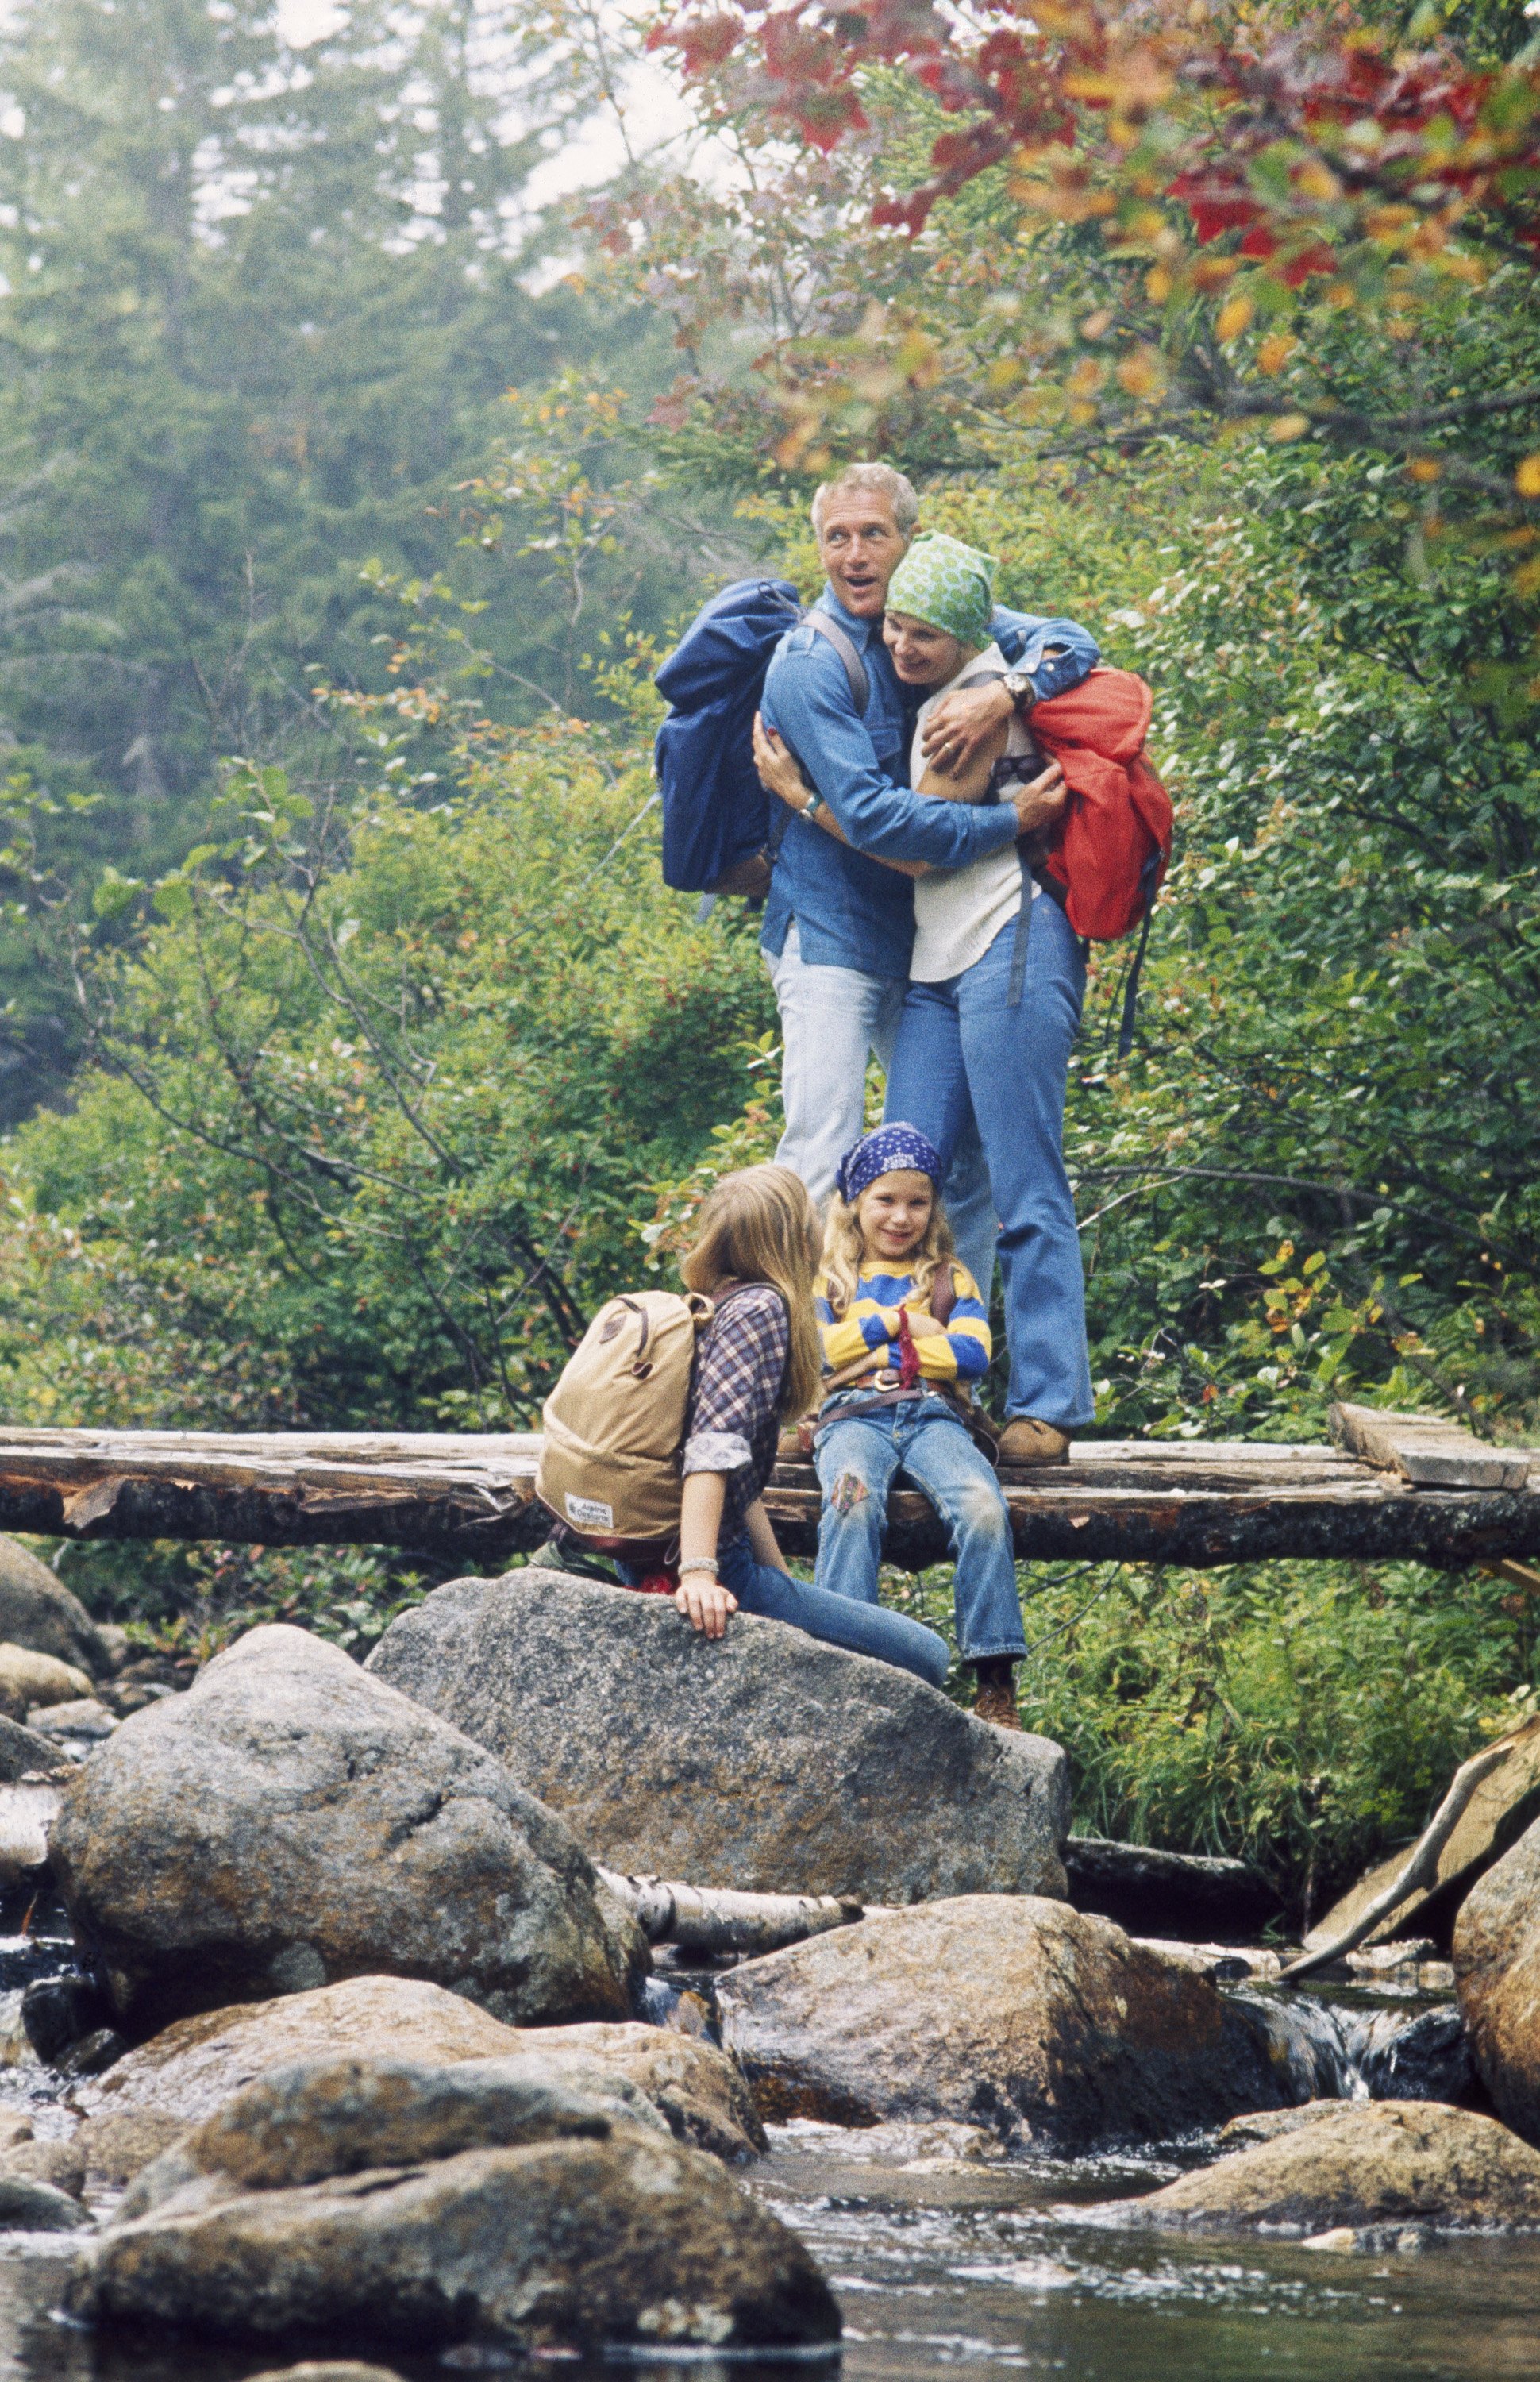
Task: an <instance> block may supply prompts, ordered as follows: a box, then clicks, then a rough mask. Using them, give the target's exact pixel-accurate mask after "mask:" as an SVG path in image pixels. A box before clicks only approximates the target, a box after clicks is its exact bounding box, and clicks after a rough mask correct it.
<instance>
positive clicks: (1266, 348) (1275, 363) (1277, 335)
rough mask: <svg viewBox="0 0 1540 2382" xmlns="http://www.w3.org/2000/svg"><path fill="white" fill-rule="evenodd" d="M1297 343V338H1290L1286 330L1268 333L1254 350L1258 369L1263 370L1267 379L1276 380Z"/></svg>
mask: <svg viewBox="0 0 1540 2382" xmlns="http://www.w3.org/2000/svg"><path fill="white" fill-rule="evenodd" d="M1299 344H1300V343H1299V341H1298V339H1291V338H1289V335H1288V333H1287V332H1286V331H1274V332H1272V333H1270V335H1269V336H1268V337H1267V338H1265V339H1264V340H1263V342H1262V345H1261V346H1260V348H1258V350H1257V351H1256V361H1257V367H1258V369H1259V371H1262V372H1265V374H1267V376H1268V378H1269V380H1276V379H1277V375H1278V374H1279V373H1280V372H1281V371H1282V370H1283V368H1284V365H1285V364H1286V363H1287V362H1289V357H1290V356H1291V355H1292V354H1293V352H1294V350H1295V349H1296V348H1297V347H1298V346H1299Z"/></svg>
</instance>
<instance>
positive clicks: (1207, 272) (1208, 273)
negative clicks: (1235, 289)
mask: <svg viewBox="0 0 1540 2382" xmlns="http://www.w3.org/2000/svg"><path fill="white" fill-rule="evenodd" d="M1240 269H1241V259H1240V258H1239V257H1238V256H1195V257H1194V258H1193V260H1192V264H1191V265H1190V266H1189V267H1188V274H1187V277H1188V279H1189V281H1191V283H1192V287H1193V289H1223V288H1224V286H1225V284H1226V282H1227V281H1232V280H1233V279H1234V278H1235V276H1236V274H1237V273H1238V272H1239V271H1240Z"/></svg>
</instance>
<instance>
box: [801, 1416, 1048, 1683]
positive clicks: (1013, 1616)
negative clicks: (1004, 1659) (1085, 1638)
mask: <svg viewBox="0 0 1540 2382" xmlns="http://www.w3.org/2000/svg"><path fill="white" fill-rule="evenodd" d="M858 1394H859V1393H852V1400H851V1402H852V1403H854V1399H855V1396H856V1395H858ZM832 1411H833V1417H834V1418H833V1419H832V1420H830V1421H829V1422H827V1423H825V1425H824V1426H823V1428H822V1429H821V1430H819V1433H818V1440H817V1448H816V1454H815V1456H814V1461H815V1463H816V1464H817V1467H818V1480H819V1483H820V1486H821V1487H822V1489H823V1492H824V1513H823V1518H822V1519H821V1521H820V1522H819V1525H818V1572H817V1579H818V1586H819V1587H820V1589H827V1590H829V1591H830V1593H831V1594H832V1595H835V1596H839V1597H849V1598H851V1599H852V1600H858V1599H859V1600H861V1601H862V1602H864V1603H866V1604H867V1605H868V1606H870V1607H874V1608H875V1609H876V1610H878V1611H881V1609H882V1608H881V1607H880V1606H878V1605H877V1565H878V1563H879V1562H880V1560H881V1557H882V1529H883V1522H884V1520H885V1518H886V1513H887V1492H888V1490H889V1488H890V1487H891V1486H892V1482H893V1477H894V1475H895V1473H897V1472H899V1471H902V1473H903V1474H904V1476H905V1478H906V1479H907V1480H912V1481H913V1483H914V1485H915V1487H916V1488H917V1489H918V1490H920V1491H921V1492H923V1495H924V1496H926V1497H928V1498H929V1500H930V1502H931V1504H933V1505H934V1506H935V1510H936V1512H937V1513H938V1514H939V1515H940V1516H941V1518H942V1520H943V1521H944V1522H945V1523H946V1525H947V1541H948V1542H949V1544H950V1546H951V1550H952V1562H953V1565H954V1566H955V1569H954V1571H953V1575H952V1596H953V1608H954V1611H955V1614H956V1616H957V1642H958V1648H959V1651H960V1653H961V1655H962V1659H963V1661H964V1662H965V1663H980V1662H985V1661H987V1660H988V1658H989V1657H990V1656H991V1655H993V1654H1008V1655H1010V1656H1013V1657H1015V1658H1018V1659H1019V1658H1020V1657H1021V1656H1022V1655H1023V1654H1025V1652H1026V1651H1027V1644H1026V1639H1025V1637H1024V1636H1023V1634H1022V1630H1021V1599H1020V1598H1019V1596H1018V1595H1017V1592H1016V1556H1015V1551H1014V1548H1013V1546H1012V1542H1011V1535H1010V1516H1008V1513H1007V1512H1006V1503H1005V1499H1004V1498H1003V1497H1002V1496H1001V1494H1000V1484H999V1482H998V1481H997V1480H996V1478H995V1475H994V1473H993V1472H992V1471H991V1469H990V1467H989V1466H988V1465H987V1464H986V1463H985V1461H984V1457H983V1456H982V1455H980V1454H979V1451H978V1449H977V1448H976V1447H975V1446H974V1445H973V1443H972V1440H971V1439H970V1438H969V1436H968V1433H967V1430H965V1429H964V1427H963V1425H962V1424H961V1423H960V1422H959V1420H958V1418H957V1416H956V1414H955V1413H954V1412H953V1410H952V1408H951V1406H948V1405H947V1401H946V1399H945V1398H935V1397H925V1398H906V1399H905V1401H904V1402H903V1404H902V1405H901V1406H878V1407H876V1408H875V1409H874V1411H872V1412H870V1413H868V1414H852V1415H850V1416H849V1417H848V1418H843V1419H842V1418H840V1416H839V1408H838V1405H837V1404H836V1405H835V1406H834V1407H833V1410H832Z"/></svg>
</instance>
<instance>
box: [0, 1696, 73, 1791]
mask: <svg viewBox="0 0 1540 2382" xmlns="http://www.w3.org/2000/svg"><path fill="white" fill-rule="evenodd" d="M74 1767H75V1763H74V1760H73V1757H72V1756H71V1755H69V1754H67V1753H66V1752H65V1751H64V1750H63V1749H62V1747H60V1746H57V1745H55V1742H54V1740H53V1738H52V1737H43V1736H42V1735H41V1734H40V1733H39V1731H38V1730H37V1729H35V1728H24V1727H23V1726H22V1725H21V1723H20V1722H19V1721H15V1720H6V1718H5V1716H4V1714H3V1713H0V1784H4V1785H6V1786H14V1785H16V1784H18V1782H20V1781H35V1780H37V1779H41V1778H67V1777H68V1776H69V1774H70V1773H71V1772H72V1771H73V1769H74Z"/></svg>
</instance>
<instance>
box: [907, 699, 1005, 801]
mask: <svg viewBox="0 0 1540 2382" xmlns="http://www.w3.org/2000/svg"><path fill="white" fill-rule="evenodd" d="M1015 712H1016V706H1015V705H1014V704H1013V703H1012V701H1011V699H1010V697H1009V695H1008V694H1007V693H1006V691H1005V688H1004V687H1003V686H1002V685H1001V684H1000V683H999V681H998V680H996V682H995V683H994V685H993V686H976V687H968V688H967V689H965V690H963V691H961V692H959V694H944V695H943V696H942V698H941V700H940V702H939V703H938V704H937V705H936V706H935V710H934V711H933V712H932V713H931V714H930V715H929V717H928V718H927V719H926V721H925V724H924V727H923V729H922V730H921V731H920V749H921V751H922V752H923V754H924V756H925V758H926V760H927V761H928V762H929V763H930V765H931V767H932V768H934V769H939V770H941V771H942V772H943V773H944V774H945V775H946V776H947V777H948V778H955V777H957V776H959V773H960V772H961V771H962V770H964V769H966V768H967V767H968V765H969V763H970V762H971V761H972V759H973V757H974V755H976V754H977V752H978V750H979V748H980V746H981V745H983V744H985V743H987V742H988V740H989V738H990V737H991V736H992V735H994V733H995V732H996V730H997V729H998V728H999V727H1001V725H1002V724H1003V723H1004V722H1005V721H1007V720H1008V719H1011V718H1014V716H1015Z"/></svg>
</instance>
